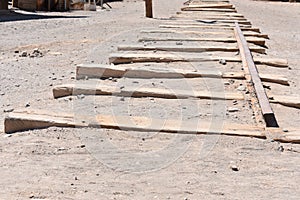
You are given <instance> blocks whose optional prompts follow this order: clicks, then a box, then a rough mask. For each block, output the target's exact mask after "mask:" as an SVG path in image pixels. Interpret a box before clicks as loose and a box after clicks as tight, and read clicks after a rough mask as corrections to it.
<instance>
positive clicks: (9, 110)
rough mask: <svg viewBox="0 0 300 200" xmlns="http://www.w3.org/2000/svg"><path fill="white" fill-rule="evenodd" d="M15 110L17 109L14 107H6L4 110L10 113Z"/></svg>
mask: <svg viewBox="0 0 300 200" xmlns="http://www.w3.org/2000/svg"><path fill="white" fill-rule="evenodd" d="M14 110H15V109H14V108H6V109H4V110H3V112H5V113H9V112H12V111H14Z"/></svg>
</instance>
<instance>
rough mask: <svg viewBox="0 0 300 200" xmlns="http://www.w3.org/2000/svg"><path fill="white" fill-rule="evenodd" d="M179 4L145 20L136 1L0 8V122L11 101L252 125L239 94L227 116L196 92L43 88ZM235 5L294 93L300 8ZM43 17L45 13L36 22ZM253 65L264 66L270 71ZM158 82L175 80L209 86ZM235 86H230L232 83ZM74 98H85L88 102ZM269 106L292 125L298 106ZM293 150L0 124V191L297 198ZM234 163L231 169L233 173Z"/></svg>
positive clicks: (244, 141)
mask: <svg viewBox="0 0 300 200" xmlns="http://www.w3.org/2000/svg"><path fill="white" fill-rule="evenodd" d="M183 2H184V1H183V0H165V1H163V2H157V1H155V5H154V6H155V7H154V11H155V17H156V19H146V18H144V17H143V15H144V13H143V11H144V4H143V1H125V2H124V3H112V4H111V5H112V6H113V9H112V10H110V11H106V10H103V11H99V12H95V13H93V12H91V13H86V12H72V13H39V14H38V15H37V14H33V15H34V16H30V18H35V19H28V20H26V21H23V20H19V19H20V18H24V16H20V15H18V16H15V15H13V16H12V17H10V18H9V20H7V21H6V22H1V21H3V20H4V19H8V18H3V16H1V18H0V19H1V21H0V35H1V38H0V44H1V45H0V68H1V74H0V80H1V85H0V95H1V96H0V100H1V104H0V108H1V119H3V117H4V115H5V114H6V113H5V112H4V111H9V110H11V109H19V108H27V109H28V108H44V109H45V108H48V109H52V110H53V111H57V110H61V111H65V110H75V111H77V112H80V113H84V112H87V113H89V112H96V113H103V112H107V113H111V112H113V113H118V114H120V113H121V114H125V113H130V114H132V115H138V114H141V113H142V114H148V115H150V116H152V115H154V116H160V117H163V116H172V117H173V118H175V117H179V118H180V117H183V118H184V119H185V120H196V119H197V118H199V117H200V118H207V117H209V118H210V119H212V120H220V123H221V122H222V119H223V117H224V116H226V119H227V120H230V121H233V122H237V121H238V122H241V123H245V124H252V123H254V122H253V120H252V119H248V118H245V117H243V116H244V115H245V116H249V115H251V113H248V112H249V110H248V109H247V104H246V103H245V102H239V106H240V108H241V109H242V111H243V112H241V113H244V115H243V114H241V115H240V116H237V117H236V116H234V115H226V111H225V110H221V111H222V112H216V111H215V110H216V109H217V108H218V107H214V105H215V102H211V101H204V102H202V103H201V104H199V105H198V102H196V101H177V100H174V101H172V103H170V101H166V100H157V99H152V98H149V99H146V100H143V101H141V100H140V99H135V100H129V99H126V98H125V101H123V100H120V98H119V97H118V98H111V97H103V98H98V97H97V98H91V97H85V98H84V99H80V98H78V97H72V98H63V99H59V100H53V98H52V94H51V89H52V87H53V86H55V85H58V84H61V83H70V82H73V81H74V76H75V66H76V65H77V64H79V63H107V61H108V55H109V53H112V52H116V46H117V45H118V44H123V43H131V42H136V40H137V38H138V33H139V30H141V29H147V28H151V27H153V28H154V27H157V26H158V24H161V23H162V20H163V19H164V18H167V17H169V16H171V15H173V14H174V13H175V12H176V11H178V10H179V9H180V7H181V6H182V3H183ZM233 3H234V4H235V5H236V6H237V9H238V11H239V13H241V14H244V15H245V16H246V17H247V18H248V19H249V20H250V21H251V22H253V24H254V26H257V27H259V28H261V29H262V31H263V33H266V34H269V36H270V38H271V40H270V41H268V46H269V50H268V55H271V56H274V57H281V58H287V59H289V62H290V67H291V69H290V70H286V69H284V70H281V69H272V73H278V74H285V75H287V76H288V77H289V78H290V79H291V80H292V84H291V86H290V87H283V86H278V85H272V84H269V85H270V86H271V90H272V92H276V93H279V94H289V95H290V94H294V95H297V94H299V78H298V75H299V66H297V64H298V63H299V61H300V60H299V48H298V46H299V41H300V38H299V31H300V30H299V25H298V23H297V22H298V21H299V20H300V13H299V12H300V10H299V7H300V5H298V4H297V5H296V4H289V3H278V2H272V3H270V2H257V1H255V2H254V1H250V0H245V1H237V0H233ZM40 14H43V15H47V16H50V17H47V19H45V17H43V18H41V19H39V18H40V16H39V15H40ZM290 16H293V17H290ZM26 18H28V16H27V17H26ZM36 18H37V19H36ZM12 19H14V20H15V21H12ZM297 26H298V27H297ZM34 48H39V50H40V51H41V52H42V53H43V57H34V58H30V57H19V55H20V54H21V52H22V51H26V52H28V53H31V52H32V51H33V49H34ZM17 51H19V52H17ZM168 67H170V66H168ZM171 67H172V66H171ZM184 67H186V68H188V67H191V68H193V67H195V66H194V65H192V66H184ZM200 67H201V66H200ZM235 67H236V66H232V68H233V69H234V68H235ZM218 70H222V69H221V68H220V69H218ZM260 70H261V71H267V72H269V70H270V68H268V69H267V68H266V69H263V68H261V69H260ZM270 71H271V70H270ZM155 81H157V80H151V81H149V82H143V80H135V82H132V81H128V80H126V79H124V80H121V81H119V82H117V83H115V82H113V81H109V80H106V81H103V84H117V85H118V84H120V85H122V84H129V85H135V84H137V83H143V84H144V85H151V84H152V83H154V84H155V85H159V84H160V82H159V81H157V82H155ZM160 81H163V82H164V84H166V85H170V86H173V87H174V86H176V87H183V88H184V87H190V86H191V85H193V86H199V87H200V86H201V84H206V85H207V84H208V85H209V82H205V83H202V82H200V83H199V82H197V81H194V82H193V81H191V82H189V83H185V84H186V85H182V84H181V83H179V82H178V83H176V81H175V82H170V83H167V80H160ZM104 82H105V83H104ZM221 84H223V83H221ZM235 84H236V85H233V86H232V87H236V86H238V85H239V82H237V83H235ZM225 89H226V88H225ZM145 101H146V103H145ZM121 102H122V103H121ZM231 103H232V102H229V104H230V106H231ZM120 104H121V105H123V106H120ZM83 105H93V106H94V107H93V108H92V110H91V111H90V110H88V109H87V107H89V106H83ZM196 105H197V106H196ZM124 106H126V107H125V109H124ZM193 106H195V107H193ZM199 107H201V113H199V110H198V109H199ZM108 108H109V109H108ZM122 108H123V109H124V110H122ZM196 108H197V109H196ZM221 108H223V107H221ZM273 108H274V110H275V113H276V115H277V118H278V119H279V123H280V125H281V126H283V127H286V128H287V129H293V128H297V127H299V123H298V122H299V115H300V113H299V111H298V110H297V109H292V108H286V107H281V106H276V105H275V106H274V107H273ZM148 110H151V112H150V113H149V112H148ZM0 127H1V126H0ZM299 152H300V146H299V145H296V144H281V143H277V142H273V141H269V140H261V139H255V138H242V137H230V136H218V135H216V136H207V135H201V136H192V135H176V134H173V135H170V134H158V133H140V132H125V131H122V130H120V131H116V130H105V129H67V128H64V129H62V128H49V129H46V130H34V131H27V132H23V133H18V134H14V135H5V134H4V133H2V134H1V135H0V153H1V157H0V161H1V162H0V172H1V173H0V174H1V175H0V176H1V177H0V178H1V179H0V180H1V181H0V187H1V191H0V199H298V196H300V192H299V191H300V188H299V184H298V183H299V181H300V173H299V167H300V166H299V164H300V159H299ZM233 165H235V166H236V167H237V168H238V169H239V170H238V171H234V170H232V166H233Z"/></svg>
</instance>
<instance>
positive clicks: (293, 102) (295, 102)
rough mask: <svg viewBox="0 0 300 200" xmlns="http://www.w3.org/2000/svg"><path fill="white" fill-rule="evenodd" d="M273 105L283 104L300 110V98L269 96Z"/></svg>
mask: <svg viewBox="0 0 300 200" xmlns="http://www.w3.org/2000/svg"><path fill="white" fill-rule="evenodd" d="M268 96H269V101H270V102H271V103H276V104H281V105H283V106H287V107H293V108H300V97H299V96H288V95H285V96H280V95H268Z"/></svg>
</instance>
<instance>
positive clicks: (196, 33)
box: [141, 29, 269, 39]
mask: <svg viewBox="0 0 300 200" xmlns="http://www.w3.org/2000/svg"><path fill="white" fill-rule="evenodd" d="M141 33H179V34H195V35H206V34H207V35H224V36H228V37H229V36H234V34H233V32H231V31H227V32H214V31H182V30H175V29H173V30H172V29H152V30H150V29H149V30H141ZM244 36H246V37H247V36H252V37H261V38H265V39H269V36H268V35H266V34H260V33H255V32H244Z"/></svg>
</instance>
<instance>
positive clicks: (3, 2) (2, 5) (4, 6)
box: [0, 0, 8, 10]
mask: <svg viewBox="0 0 300 200" xmlns="http://www.w3.org/2000/svg"><path fill="white" fill-rule="evenodd" d="M0 10H8V0H0Z"/></svg>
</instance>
